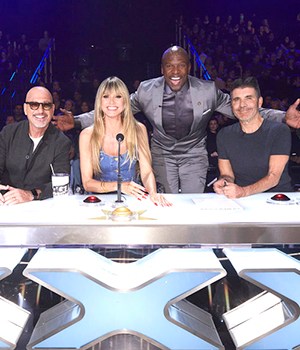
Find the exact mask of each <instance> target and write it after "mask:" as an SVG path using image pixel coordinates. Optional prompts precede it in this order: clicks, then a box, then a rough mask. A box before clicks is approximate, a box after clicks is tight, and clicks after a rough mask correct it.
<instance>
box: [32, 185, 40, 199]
mask: <svg viewBox="0 0 300 350" xmlns="http://www.w3.org/2000/svg"><path fill="white" fill-rule="evenodd" d="M31 193H32V195H33V200H34V201H36V200H38V199H39V194H38V193H37V190H36V189H35V188H34V189H33V190H31Z"/></svg>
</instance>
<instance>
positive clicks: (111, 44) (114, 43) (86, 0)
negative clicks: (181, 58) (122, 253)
mask: <svg viewBox="0 0 300 350" xmlns="http://www.w3.org/2000/svg"><path fill="white" fill-rule="evenodd" d="M299 5H300V2H299V0H285V1H282V0H264V1H261V0H252V1H246V0H239V1H236V0H231V1H221V0H207V1H203V0H202V1H201V0H185V1H184V0H151V1H149V0H148V1H146V0H52V1H46V0H1V2H0V16H1V21H0V30H2V31H3V32H9V33H11V34H12V35H13V36H15V37H19V36H20V35H21V34H22V33H25V34H26V35H27V37H28V38H30V39H32V40H33V41H36V42H38V40H39V38H40V37H42V34H43V31H44V30H48V31H49V33H50V36H51V37H54V38H55V39H56V61H55V75H56V76H55V79H58V80H66V79H69V78H70V77H71V76H72V73H73V72H74V70H76V69H77V68H78V65H79V66H80V65H81V64H82V61H86V60H88V64H94V65H96V69H97V73H98V75H99V78H100V79H104V78H106V77H107V76H108V75H111V74H114V75H119V76H120V77H121V78H123V79H125V80H126V79H135V78H136V77H137V78H141V79H143V78H144V77H148V76H150V77H153V76H156V75H159V74H160V67H159V63H160V57H161V54H162V52H163V51H164V50H165V49H166V48H167V47H168V46H170V45H172V44H174V43H175V40H176V39H175V38H176V36H175V30H176V20H178V18H179V17H180V15H183V16H184V18H185V21H186V22H189V21H190V22H192V20H193V18H195V17H200V18H203V17H204V15H205V14H208V15H210V16H216V15H220V16H221V17H222V18H224V17H225V16H227V15H228V14H231V15H233V16H234V17H236V16H239V13H240V12H243V13H244V14H245V17H247V18H249V17H252V18H253V19H254V20H257V21H259V20H260V19H261V18H268V19H269V21H270V22H271V27H272V29H275V30H276V28H274V27H277V30H278V32H281V33H282V31H284V32H288V31H289V30H292V28H289V24H290V23H291V20H294V21H295V18H296V15H297V13H298V12H299Z"/></svg>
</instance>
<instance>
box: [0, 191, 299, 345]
mask: <svg viewBox="0 0 300 350" xmlns="http://www.w3.org/2000/svg"><path fill="white" fill-rule="evenodd" d="M272 196H273V194H272V193H271V194H270V193H268V194H259V195H254V196H250V197H248V198H241V199H237V200H228V199H226V198H225V197H223V196H218V195H215V194H179V195H166V197H167V198H168V199H169V200H170V201H171V202H172V203H173V205H172V206H171V207H156V206H155V205H154V204H153V203H152V202H151V201H150V200H149V199H147V200H144V201H138V200H136V199H134V198H129V197H126V198H125V197H124V204H125V205H126V206H128V208H129V209H130V210H131V212H132V213H133V215H132V216H131V217H130V218H129V219H130V220H128V218H126V219H122V220H119V219H118V217H117V218H116V217H114V216H113V215H112V214H113V211H114V209H115V208H114V206H115V205H116V203H115V200H116V196H113V195H99V196H98V197H99V198H100V199H101V203H100V204H86V203H84V201H83V200H84V199H85V198H86V197H87V196H80V195H74V196H68V197H66V198H64V199H62V198H59V199H49V200H45V201H41V202H39V201H34V202H30V203H24V204H20V205H16V206H12V207H7V206H2V207H0V246H1V248H0V249H1V254H0V258H1V259H0V265H1V266H0V268H2V269H1V270H0V273H1V274H0V279H3V281H5V278H6V276H8V275H9V274H10V273H13V270H14V267H15V266H17V265H18V263H19V261H20V260H21V259H22V256H23V254H24V251H23V250H27V249H28V248H34V249H35V250H37V253H36V254H35V255H34V256H33V257H32V259H29V260H30V261H29V262H28V265H27V267H26V268H25V270H24V272H23V274H24V275H25V276H26V278H28V279H29V280H32V281H34V282H36V283H38V284H40V285H42V286H44V287H45V288H47V289H48V290H50V291H52V292H55V293H57V294H58V295H61V296H62V297H63V298H64V299H65V300H64V301H63V302H61V303H59V304H58V305H56V306H54V307H52V308H51V309H50V310H47V311H46V312H45V313H44V314H42V315H41V316H40V318H39V320H38V322H37V324H36V325H35V327H34V329H33V332H32V335H31V338H30V340H29V341H28V342H27V343H26V344H28V345H27V348H28V349H61V348H64V349H69V348H70V349H71V348H72V349H83V350H85V349H89V350H94V349H99V346H100V345H99V344H101V343H102V344H104V342H105V339H107V338H108V337H113V336H116V335H118V334H122V333H128V334H130V335H132V336H137V337H140V338H141V339H145V341H148V342H149V343H150V344H152V345H151V346H153V347H155V349H156V347H157V348H159V349H172V350H196V349H197V350H199V349H224V348H226V349H231V348H230V347H229V346H227V345H226V344H225V343H224V341H223V342H222V339H220V337H219V334H218V330H217V329H216V327H215V325H214V322H213V319H212V317H211V315H210V314H209V313H208V312H206V311H204V310H202V309H200V308H198V307H195V306H194V305H193V304H191V303H189V302H188V301H187V300H186V298H187V297H188V296H190V295H191V294H193V293H195V292H197V291H199V290H200V289H202V288H204V287H206V286H209V285H211V284H213V283H214V282H216V281H218V280H220V279H222V278H223V277H224V276H225V275H226V273H227V271H226V269H224V267H223V266H222V265H221V264H220V261H219V260H218V258H217V257H216V255H215V254H214V248H218V249H220V248H221V249H223V248H224V250H223V251H224V254H225V255H226V256H227V258H228V259H229V260H230V262H231V264H232V266H233V267H234V269H235V270H236V272H237V273H238V274H239V276H240V277H241V278H243V279H245V280H248V281H250V283H252V284H253V285H256V286H257V287H259V288H260V289H261V290H262V293H261V294H259V295H257V296H255V298H253V299H251V300H249V301H248V302H246V303H245V305H240V306H239V307H238V308H236V309H233V310H230V311H229V312H227V313H224V315H223V319H224V321H225V323H226V326H227V328H228V332H229V333H230V336H231V337H232V342H233V343H234V346H235V348H236V349H248V348H249V349H250V348H251V349H271V348H272V349H283V348H286V349H292V348H293V349H294V348H295V349H296V348H297V349H298V346H300V345H299V344H300V338H299V336H298V333H299V332H298V331H297V329H299V326H300V324H299V321H298V320H299V314H300V307H299V304H300V300H299V299H300V297H299V296H298V294H299V293H298V294H297V295H295V291H296V290H299V283H300V280H299V271H300V268H299V262H298V261H297V260H296V259H293V258H290V256H288V255H287V254H284V253H282V252H280V251H278V250H277V249H274V248H272V247H271V246H274V245H275V246H277V245H284V246H289V247H290V246H297V245H298V244H300V215H299V213H300V194H299V193H297V192H295V193H289V194H288V196H289V197H290V199H291V200H290V201H289V202H286V203H283V202H282V203H280V204H277V203H269V200H270V198H271V197H272ZM298 202H299V204H298ZM269 246H270V247H269ZM95 247H111V248H112V249H113V248H115V249H117V248H120V247H123V248H140V247H142V248H145V247H151V248H152V249H153V251H154V252H153V253H151V254H149V255H147V256H146V257H144V258H142V259H140V260H139V261H137V262H135V263H133V264H118V263H115V262H112V261H111V260H109V259H106V258H105V257H103V256H101V254H97V253H95V252H94V251H93V250H92V249H89V248H95ZM253 247H254V248H253ZM257 247H268V248H266V249H264V248H260V249H256V248H257ZM78 248H79V249H78ZM159 248H165V249H159ZM178 248H180V249H178ZM274 272H275V274H274ZM282 272H284V273H282ZM278 273H279V274H280V276H281V277H280V282H278V278H277V277H276V276H278ZM274 276H275V277H274ZM1 282H2V281H1ZM78 286H81V287H82V288H78ZM99 296H100V297H99ZM0 301H1V300H0ZM2 303H4V304H5V303H6V300H5V299H4V298H3V300H2ZM247 305H248V306H247ZM249 305H251V307H250V309H251V312H250V313H251V314H249ZM262 305H267V306H262ZM7 308H8V306H7V305H4V306H3V305H2V304H1V302H0V314H1V313H2V314H4V313H3V312H2V309H3V310H4V309H5V310H7ZM9 308H11V309H12V310H14V308H15V305H13V304H9ZM137 310H139V311H137ZM253 310H255V312H254V311H253ZM14 312H16V313H18V315H19V316H18V317H17V319H18V320H19V323H20V324H18V329H17V330H15V331H12V332H11V333H12V334H13V335H12V336H10V337H9V336H8V335H7V334H8V332H7V329H6V327H1V328H2V331H1V330H0V349H13V348H15V346H16V344H17V343H18V341H19V338H20V334H22V330H23V329H24V327H25V324H26V320H27V318H28V317H29V316H28V314H27V313H26V312H25V311H24V310H23V308H20V307H18V309H17V310H14ZM12 313H13V312H12V311H10V312H5V314H6V315H10V314H12ZM141 313H142V314H143V313H145V314H144V317H141V316H140V314H141ZM247 313H248V314H249V315H248V314H247ZM241 315H243V316H241ZM103 319H105V322H103ZM21 320H22V321H21ZM149 320H150V322H148V321H149ZM266 320H272V322H266ZM5 322H6V323H5ZM5 322H4V321H3V322H2V324H8V325H9V327H10V326H11V324H14V325H15V324H16V321H15V320H11V319H9V318H8V319H7V320H6V321H5ZM9 327H8V328H9ZM243 327H244V328H243ZM245 328H246V329H247V331H245ZM82 329H84V330H85V331H84V332H82ZM1 341H2V343H1ZM108 348H109V347H108ZM115 348H116V349H118V350H122V349H123V348H124V349H125V348H126V347H124V346H123V347H122V346H120V344H119V345H117V346H116V347H115ZM18 349H19V348H18ZM20 349H21V348H20ZM102 349H106V348H105V346H104V345H103V346H102V347H101V350H102ZM109 349H111V348H109ZM131 349H134V350H135V349H144V348H143V347H134V346H131ZM147 349H148V348H147ZM151 349H152V348H151ZM22 350H23V349H22Z"/></svg>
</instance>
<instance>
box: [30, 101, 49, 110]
mask: <svg viewBox="0 0 300 350" xmlns="http://www.w3.org/2000/svg"><path fill="white" fill-rule="evenodd" d="M25 104H27V105H29V107H30V109H32V110H33V111H36V110H37V109H39V108H40V105H42V107H43V109H44V110H45V111H49V110H50V109H51V108H52V107H53V103H52V102H25Z"/></svg>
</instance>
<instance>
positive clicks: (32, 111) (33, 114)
mask: <svg viewBox="0 0 300 350" xmlns="http://www.w3.org/2000/svg"><path fill="white" fill-rule="evenodd" d="M54 109H55V106H54V104H53V99H52V95H51V93H50V91H49V90H48V89H46V88H45V87H43V86H35V87H33V88H31V89H30V90H29V91H28V92H27V94H26V100H25V103H24V112H25V114H26V116H27V118H28V122H29V134H30V136H32V137H40V136H42V135H43V134H44V132H45V131H46V130H47V128H48V126H49V124H50V122H51V119H52V117H53V114H54Z"/></svg>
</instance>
